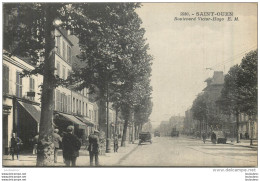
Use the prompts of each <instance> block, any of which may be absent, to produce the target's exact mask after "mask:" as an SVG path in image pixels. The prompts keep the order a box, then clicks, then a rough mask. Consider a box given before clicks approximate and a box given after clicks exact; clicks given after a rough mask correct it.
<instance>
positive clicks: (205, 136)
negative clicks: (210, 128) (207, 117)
mask: <svg viewBox="0 0 260 181" xmlns="http://www.w3.org/2000/svg"><path fill="white" fill-rule="evenodd" d="M206 138H207V135H206V133H205V132H203V133H202V139H203V142H204V143H205V142H206Z"/></svg>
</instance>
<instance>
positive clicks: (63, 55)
mask: <svg viewBox="0 0 260 181" xmlns="http://www.w3.org/2000/svg"><path fill="white" fill-rule="evenodd" d="M65 56H66V46H65V41H62V57H63V58H64V59H65V60H66V57H65Z"/></svg>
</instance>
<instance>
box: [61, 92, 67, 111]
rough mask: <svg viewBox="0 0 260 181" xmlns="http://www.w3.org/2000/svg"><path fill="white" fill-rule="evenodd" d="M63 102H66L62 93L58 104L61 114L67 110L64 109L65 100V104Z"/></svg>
mask: <svg viewBox="0 0 260 181" xmlns="http://www.w3.org/2000/svg"><path fill="white" fill-rule="evenodd" d="M65 100H66V95H65V94H64V93H62V94H61V102H60V108H61V111H62V112H66V110H67V109H65V107H66V102H67V100H66V102H65Z"/></svg>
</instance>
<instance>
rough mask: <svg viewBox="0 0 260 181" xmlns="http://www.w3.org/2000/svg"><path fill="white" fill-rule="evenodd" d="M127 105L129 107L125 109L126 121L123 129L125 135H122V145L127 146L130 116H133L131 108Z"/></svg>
mask: <svg viewBox="0 0 260 181" xmlns="http://www.w3.org/2000/svg"><path fill="white" fill-rule="evenodd" d="M126 107H127V108H125V110H123V114H124V118H125V122H124V129H123V136H122V141H121V146H125V141H126V134H127V127H128V123H129V120H130V116H131V114H130V108H129V107H128V106H126Z"/></svg>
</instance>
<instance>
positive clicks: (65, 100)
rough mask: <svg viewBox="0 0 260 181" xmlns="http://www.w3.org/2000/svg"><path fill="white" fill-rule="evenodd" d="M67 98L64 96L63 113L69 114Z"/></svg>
mask: <svg viewBox="0 0 260 181" xmlns="http://www.w3.org/2000/svg"><path fill="white" fill-rule="evenodd" d="M67 100H68V99H67V96H66V95H65V94H63V111H64V112H67V111H68V109H67V107H68V102H67Z"/></svg>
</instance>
